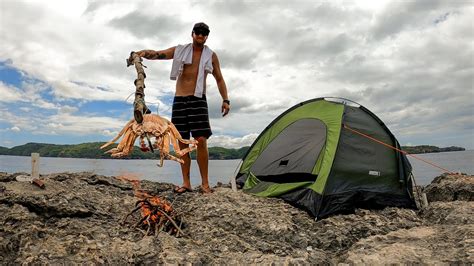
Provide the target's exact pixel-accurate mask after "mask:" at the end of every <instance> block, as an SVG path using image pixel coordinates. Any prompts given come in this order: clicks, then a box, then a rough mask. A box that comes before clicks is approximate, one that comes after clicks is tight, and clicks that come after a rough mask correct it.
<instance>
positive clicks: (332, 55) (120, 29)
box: [0, 0, 474, 149]
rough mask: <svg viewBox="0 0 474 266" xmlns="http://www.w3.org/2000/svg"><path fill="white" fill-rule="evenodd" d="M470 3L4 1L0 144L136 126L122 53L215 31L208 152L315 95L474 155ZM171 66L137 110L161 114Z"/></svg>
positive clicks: (167, 101) (420, 140)
mask: <svg viewBox="0 0 474 266" xmlns="http://www.w3.org/2000/svg"><path fill="white" fill-rule="evenodd" d="M473 18H474V1H459V0H454V1H441V0H417V1H409V0H405V1H381V0H377V1H370V0H364V1H299V0H295V1H236V0H229V1H192V0H191V1H179V0H178V1H125V0H119V1H86V0H84V1H82V0H74V1H62V0H59V1H51V0H38V1H33V0H30V1H21V0H0V146H4V147H13V146H17V145H22V144H25V143H28V142H41V143H54V144H77V143H84V142H95V141H108V140H110V139H112V138H113V137H114V136H115V135H116V134H117V133H118V132H119V131H120V129H121V128H122V127H123V126H124V125H125V124H126V122H127V121H128V120H129V119H131V118H132V101H133V96H132V93H133V92H134V91H135V86H134V85H133V81H134V79H135V78H136V72H135V69H134V68H132V67H129V68H127V67H126V63H125V59H126V58H127V57H128V56H129V54H130V52H131V51H138V50H142V49H153V50H163V49H166V48H169V47H172V46H176V45H177V44H186V43H189V42H191V41H192V39H191V30H192V26H193V25H194V23H196V22H200V21H203V22H206V23H207V24H208V25H209V27H210V31H211V32H210V35H209V38H208V40H207V43H206V44H207V45H208V46H209V47H210V48H211V49H212V50H213V51H214V52H215V53H216V55H217V56H218V58H219V61H220V65H221V70H222V74H223V76H224V79H225V81H226V84H227V88H228V93H229V98H230V101H231V108H232V109H231V111H230V113H229V115H227V116H226V117H222V116H221V114H220V106H221V102H222V98H221V96H220V94H219V92H218V89H217V86H216V82H215V80H214V79H213V77H212V76H210V77H209V78H208V84H207V99H208V103H209V112H210V118H211V126H212V129H213V135H212V136H211V138H210V139H209V142H208V144H209V146H221V147H227V148H240V147H243V146H248V145H251V144H252V142H253V141H254V140H255V138H256V137H257V136H258V135H259V133H260V132H262V130H263V129H265V127H266V126H267V125H268V124H269V123H271V122H272V121H273V120H274V119H275V118H276V117H277V116H278V115H279V114H281V113H282V112H284V111H285V110H287V109H289V108H291V107H292V106H294V105H296V104H298V103H300V102H303V101H306V100H309V99H313V98H318V97H343V98H347V99H350V100H353V101H355V102H357V103H359V104H361V105H363V106H365V107H366V108H368V109H369V110H371V111H372V112H373V113H375V114H376V115H377V116H378V117H379V118H380V119H382V121H384V122H385V124H386V125H387V127H388V128H389V129H390V130H391V132H392V133H393V134H394V135H395V136H396V138H397V139H398V140H399V142H400V144H401V145H422V144H430V145H436V146H439V147H447V146H453V145H454V146H461V147H465V148H467V149H474V88H473V77H474V53H473V49H474V45H473V44H474V19H473ZM171 62H172V61H171V60H146V61H144V65H145V66H147V68H146V74H147V78H146V80H145V84H146V89H145V94H146V101H147V103H148V105H149V107H150V109H152V110H153V112H154V113H158V114H159V115H161V116H164V117H166V118H168V119H169V118H170V116H171V105H172V101H173V96H174V91H175V81H172V80H170V79H169V74H170V68H171Z"/></svg>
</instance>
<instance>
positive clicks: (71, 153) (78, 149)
mask: <svg viewBox="0 0 474 266" xmlns="http://www.w3.org/2000/svg"><path fill="white" fill-rule="evenodd" d="M104 143H105V142H89V143H81V144H74V145H57V144H46V143H27V144H24V145H20V146H16V147H13V148H10V149H9V148H5V147H0V155H19V156H30V155H31V153H33V152H37V153H39V154H40V155H41V156H42V157H67V158H90V159H101V158H107V159H110V155H109V154H104V150H100V149H99V147H100V146H101V145H102V144H104ZM248 149H249V147H248V146H246V147H242V148H240V149H227V148H222V147H209V159H211V160H229V159H241V158H243V157H244V155H245V153H246V152H247V150H248ZM402 149H403V150H404V151H406V152H408V153H411V154H417V153H432V152H447V151H464V150H465V149H464V148H461V147H455V146H451V147H446V148H439V147H436V146H429V145H420V146H402ZM191 157H192V158H193V159H195V157H196V152H195V151H194V152H192V153H191ZM126 158H128V159H156V158H159V155H158V154H154V153H150V152H142V151H141V150H140V149H139V148H138V147H135V148H134V150H133V152H132V154H131V155H130V156H127V157H126Z"/></svg>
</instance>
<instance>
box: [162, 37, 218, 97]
mask: <svg viewBox="0 0 474 266" xmlns="http://www.w3.org/2000/svg"><path fill="white" fill-rule="evenodd" d="M212 54H213V52H212V50H211V49H210V48H209V47H207V46H206V45H204V49H203V50H202V54H201V61H200V62H199V72H198V76H197V81H196V89H195V90H194V96H196V97H199V98H202V94H203V92H204V73H205V72H206V73H212V71H213V70H214V68H213V67H212ZM192 62H193V44H192V43H188V44H185V45H181V44H180V45H178V46H176V48H175V50H174V56H173V65H172V67H171V74H170V79H171V80H176V79H177V78H178V77H179V76H180V75H181V73H183V67H184V64H186V65H190V64H192Z"/></svg>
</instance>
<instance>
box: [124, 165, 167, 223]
mask: <svg viewBox="0 0 474 266" xmlns="http://www.w3.org/2000/svg"><path fill="white" fill-rule="evenodd" d="M117 179H119V180H121V181H125V182H129V183H131V184H132V187H133V192H134V195H135V197H136V198H137V199H138V200H139V201H147V202H148V203H150V205H151V206H150V205H148V204H146V203H142V204H141V212H142V217H146V216H148V215H150V218H149V221H147V220H145V221H143V223H144V224H149V223H158V222H159V220H160V218H161V216H163V214H162V213H161V212H154V209H156V208H160V209H161V210H163V211H164V212H166V213H168V214H170V213H171V212H173V208H172V207H171V203H169V202H168V201H166V200H165V199H161V198H160V197H158V196H152V195H150V194H148V193H147V192H145V191H143V190H142V189H141V183H140V179H138V177H137V176H136V175H133V174H123V175H120V176H118V177H117ZM153 212H154V214H152V213H153Z"/></svg>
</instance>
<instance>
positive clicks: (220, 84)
mask: <svg viewBox="0 0 474 266" xmlns="http://www.w3.org/2000/svg"><path fill="white" fill-rule="evenodd" d="M212 67H213V69H214V70H213V71H212V75H213V76H214V78H215V79H216V82H217V88H218V89H219V93H220V94H221V96H222V100H223V101H222V107H221V112H222V116H226V115H227V114H228V113H229V111H230V104H229V96H228V95H227V86H226V84H225V81H224V77H223V76H222V72H221V66H220V64H219V59H218V58H217V55H216V53H213V54H212Z"/></svg>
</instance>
